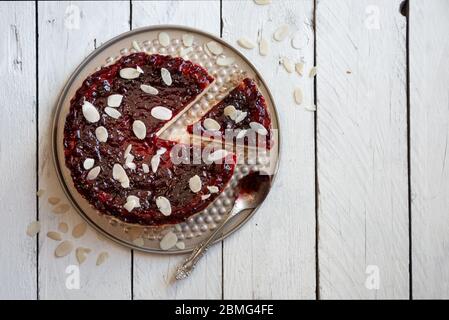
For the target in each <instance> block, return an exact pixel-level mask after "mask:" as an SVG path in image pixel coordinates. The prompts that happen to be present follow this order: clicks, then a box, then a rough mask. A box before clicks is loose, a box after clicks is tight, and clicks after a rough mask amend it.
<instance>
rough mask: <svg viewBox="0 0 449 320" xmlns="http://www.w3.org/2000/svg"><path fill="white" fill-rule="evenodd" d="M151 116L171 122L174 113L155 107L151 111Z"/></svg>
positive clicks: (164, 108)
mask: <svg viewBox="0 0 449 320" xmlns="http://www.w3.org/2000/svg"><path fill="white" fill-rule="evenodd" d="M151 115H152V116H153V117H154V118H156V119H158V120H164V121H165V120H170V119H171V118H172V111H171V110H170V109H168V108H166V107H161V106H158V107H154V108H153V109H151Z"/></svg>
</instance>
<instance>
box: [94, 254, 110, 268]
mask: <svg viewBox="0 0 449 320" xmlns="http://www.w3.org/2000/svg"><path fill="white" fill-rule="evenodd" d="M108 258H109V253H107V252H101V253H100V254H99V255H98V257H97V262H96V265H97V266H99V265H101V264H103V263H104V262H105V261H106V260H107V259H108Z"/></svg>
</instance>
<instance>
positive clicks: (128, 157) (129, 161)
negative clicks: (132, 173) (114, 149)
mask: <svg viewBox="0 0 449 320" xmlns="http://www.w3.org/2000/svg"><path fill="white" fill-rule="evenodd" d="M133 161H134V156H133V155H132V154H131V153H129V154H128V155H127V156H126V157H125V163H131V162H133Z"/></svg>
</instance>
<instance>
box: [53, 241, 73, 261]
mask: <svg viewBox="0 0 449 320" xmlns="http://www.w3.org/2000/svg"><path fill="white" fill-rule="evenodd" d="M72 250H73V244H72V242H70V241H68V240H66V241H63V242H61V243H60V244H59V245H58V246H57V247H56V249H55V256H56V257H58V258H61V257H65V256H66V255H68V254H69V253H70V252H72Z"/></svg>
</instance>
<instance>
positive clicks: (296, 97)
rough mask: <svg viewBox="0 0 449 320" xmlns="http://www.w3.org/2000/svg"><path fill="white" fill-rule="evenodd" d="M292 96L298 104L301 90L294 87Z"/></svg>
mask: <svg viewBox="0 0 449 320" xmlns="http://www.w3.org/2000/svg"><path fill="white" fill-rule="evenodd" d="M293 96H294V97H295V102H296V104H298V105H300V104H301V103H302V90H301V88H299V87H298V88H295V90H294V91H293Z"/></svg>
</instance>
